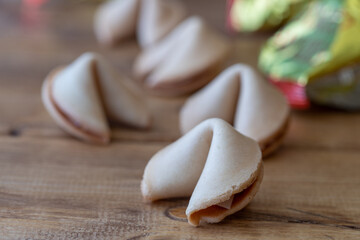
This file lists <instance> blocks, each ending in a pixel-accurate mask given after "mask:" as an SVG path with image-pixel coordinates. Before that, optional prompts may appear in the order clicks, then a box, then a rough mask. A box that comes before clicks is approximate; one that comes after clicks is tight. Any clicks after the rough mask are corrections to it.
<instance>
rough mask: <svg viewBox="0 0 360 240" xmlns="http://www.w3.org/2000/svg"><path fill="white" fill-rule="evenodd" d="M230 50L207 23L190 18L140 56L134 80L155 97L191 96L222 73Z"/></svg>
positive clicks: (224, 40) (227, 42)
mask: <svg viewBox="0 0 360 240" xmlns="http://www.w3.org/2000/svg"><path fill="white" fill-rule="evenodd" d="M229 47H230V43H229V41H228V40H227V39H226V38H225V37H224V36H222V35H220V34H219V33H217V32H216V31H214V30H213V29H212V28H210V26H208V25H207V24H206V22H205V21H204V20H202V19H201V18H200V17H195V16H194V17H190V18H188V19H186V20H185V21H183V22H182V23H181V24H180V25H178V26H177V27H176V28H175V29H174V30H173V31H172V32H171V33H170V34H168V35H167V36H166V37H165V38H164V39H163V40H161V41H160V42H158V43H156V44H155V45H153V46H151V47H149V48H146V49H144V51H143V52H142V53H140V55H139V56H138V57H137V59H136V61H135V67H134V76H135V79H137V80H138V81H140V82H141V84H142V85H143V87H144V88H145V89H147V90H148V91H149V92H150V93H152V94H153V95H158V96H180V95H184V94H188V93H191V92H193V91H195V90H197V89H199V88H201V87H203V86H204V85H206V84H207V83H208V82H209V81H210V80H211V79H213V78H214V77H215V76H216V75H217V74H218V73H219V72H220V71H221V69H222V67H223V65H224V61H225V60H226V57H227V55H228V53H229Z"/></svg>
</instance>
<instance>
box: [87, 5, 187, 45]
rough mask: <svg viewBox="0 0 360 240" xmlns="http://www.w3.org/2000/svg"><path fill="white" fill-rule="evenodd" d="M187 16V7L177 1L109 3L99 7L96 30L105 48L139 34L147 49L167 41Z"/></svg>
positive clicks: (142, 43) (141, 43) (139, 39)
mask: <svg viewBox="0 0 360 240" xmlns="http://www.w3.org/2000/svg"><path fill="white" fill-rule="evenodd" d="M185 17H186V10H185V7H184V6H183V5H182V4H181V2H179V1H178V0H110V1H107V2H105V3H104V4H102V5H100V7H99V8H98V10H97V12H96V14H95V20H94V30H95V35H96V37H97V39H98V41H99V42H100V43H102V44H104V45H110V46H111V45H115V44H116V43H118V42H120V41H122V40H124V39H126V38H129V37H131V36H135V35H137V39H138V42H139V44H140V46H141V47H143V48H144V47H148V46H151V45H153V44H155V43H156V42H158V41H159V40H161V39H162V38H164V37H165V36H166V35H167V34H168V33H169V32H170V31H171V30H172V29H173V28H175V27H176V26H177V25H178V24H179V23H180V22H181V21H182V20H184V19H185Z"/></svg>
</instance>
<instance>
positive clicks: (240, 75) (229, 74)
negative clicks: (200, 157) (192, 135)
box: [180, 64, 290, 155]
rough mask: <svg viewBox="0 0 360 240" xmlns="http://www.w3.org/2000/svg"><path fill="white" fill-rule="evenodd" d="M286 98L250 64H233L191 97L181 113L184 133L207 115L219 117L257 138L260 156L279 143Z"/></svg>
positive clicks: (285, 116) (286, 114)
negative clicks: (260, 151) (261, 152)
mask: <svg viewBox="0 0 360 240" xmlns="http://www.w3.org/2000/svg"><path fill="white" fill-rule="evenodd" d="M289 115H290V110H289V106H288V104H287V101H286V99H285V97H284V96H283V95H282V94H281V93H280V92H279V91H278V90H277V89H276V88H275V87H274V86H272V85H270V84H269V83H268V82H266V81H265V80H264V79H262V78H261V77H260V76H259V75H258V74H257V73H256V72H255V71H254V70H253V69H252V68H251V67H249V66H246V65H242V64H236V65H233V66H231V67H229V68H228V69H226V70H225V71H224V72H222V73H221V74H220V75H219V76H218V77H216V78H215V79H214V80H213V81H212V82H211V83H210V84H209V85H207V86H206V87H205V88H203V89H202V90H200V91H199V92H197V93H196V94H194V95H193V96H191V97H190V98H189V99H188V100H187V102H186V103H185V104H184V106H183V108H182V109H181V112H180V128H181V131H182V133H186V132H187V131H189V130H190V129H191V128H193V127H194V126H196V125H197V124H198V123H200V122H202V121H203V120H205V119H208V118H213V117H217V118H221V119H224V120H225V121H227V122H229V123H230V124H233V126H234V128H235V129H236V130H238V131H239V132H240V133H242V134H244V135H246V136H248V137H250V138H252V139H254V140H256V141H257V142H258V143H259V144H260V146H261V149H262V151H263V155H267V154H270V153H271V152H273V151H274V150H276V148H277V147H278V146H279V145H280V144H281V141H282V139H283V137H284V135H285V133H286V130H287V125H288V122H289Z"/></svg>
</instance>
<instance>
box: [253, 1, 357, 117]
mask: <svg viewBox="0 0 360 240" xmlns="http://www.w3.org/2000/svg"><path fill="white" fill-rule="evenodd" d="M259 67H260V69H261V70H262V71H263V72H264V73H265V74H267V75H268V77H269V78H270V80H271V81H272V82H273V83H274V84H275V85H277V86H279V87H280V89H282V90H283V92H284V93H285V94H286V96H287V97H288V100H289V102H290V104H291V105H292V106H293V107H296V108H307V107H309V106H310V101H313V102H315V103H317V104H321V105H329V106H334V107H338V108H343V109H348V110H355V109H360V0H346V1H341V0H323V1H314V2H312V3H310V4H309V5H308V6H307V7H306V8H305V9H304V10H303V11H302V12H301V13H299V15H298V16H296V17H295V18H294V19H293V20H292V21H291V22H289V23H288V24H287V25H286V26H284V27H283V28H282V29H281V30H279V31H278V32H277V33H276V34H275V35H274V36H273V37H272V38H270V39H269V40H268V42H267V43H266V44H265V46H264V47H263V50H262V52H261V54H260V58H259Z"/></svg>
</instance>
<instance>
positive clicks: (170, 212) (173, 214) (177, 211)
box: [165, 206, 187, 222]
mask: <svg viewBox="0 0 360 240" xmlns="http://www.w3.org/2000/svg"><path fill="white" fill-rule="evenodd" d="M185 211H186V207H184V206H177V207H170V208H167V209H166V210H165V216H166V217H168V218H170V219H172V220H175V221H180V222H187V217H186V214H185Z"/></svg>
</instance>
